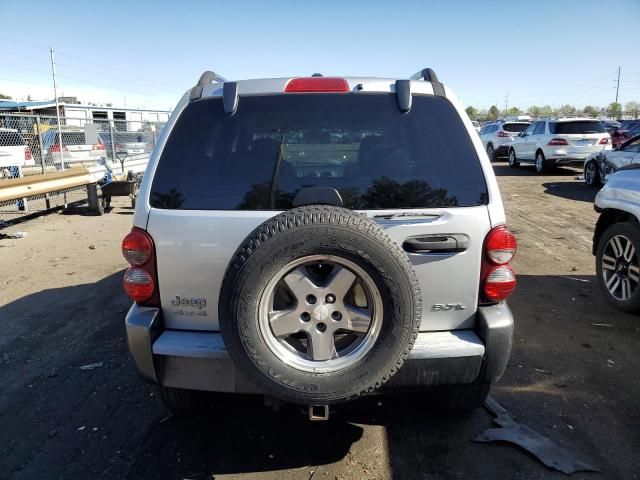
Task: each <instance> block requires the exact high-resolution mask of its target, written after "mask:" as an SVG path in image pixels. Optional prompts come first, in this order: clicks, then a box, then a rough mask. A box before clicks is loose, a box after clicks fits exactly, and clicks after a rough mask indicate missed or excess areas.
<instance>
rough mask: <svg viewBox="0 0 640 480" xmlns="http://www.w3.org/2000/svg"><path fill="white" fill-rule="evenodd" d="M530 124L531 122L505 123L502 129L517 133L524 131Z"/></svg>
mask: <svg viewBox="0 0 640 480" xmlns="http://www.w3.org/2000/svg"><path fill="white" fill-rule="evenodd" d="M529 125H531V124H530V123H505V124H504V125H503V126H502V129H503V130H504V131H505V132H517V133H520V132H524V131H525V130H526V129H527V127H528V126H529Z"/></svg>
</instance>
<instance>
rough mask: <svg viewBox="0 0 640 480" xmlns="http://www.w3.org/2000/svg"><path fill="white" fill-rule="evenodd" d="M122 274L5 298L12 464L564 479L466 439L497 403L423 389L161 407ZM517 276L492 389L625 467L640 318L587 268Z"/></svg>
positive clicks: (0, 308) (616, 474)
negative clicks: (130, 338) (310, 405)
mask: <svg viewBox="0 0 640 480" xmlns="http://www.w3.org/2000/svg"><path fill="white" fill-rule="evenodd" d="M121 278H122V273H121V272H118V273H115V274H112V275H109V276H108V277H105V278H103V279H101V280H99V281H98V282H95V283H90V284H82V285H74V286H69V287H64V288H52V289H48V290H43V291H41V292H37V293H34V294H31V295H27V296H25V297H23V298H20V299H18V300H15V301H13V302H11V303H8V304H5V305H0V320H1V323H2V326H3V330H2V331H1V332H0V345H1V346H2V356H0V382H1V383H2V385H3V389H2V391H1V392H0V424H1V425H2V426H3V428H2V429H0V445H3V446H4V447H3V455H2V456H0V471H3V472H9V473H8V475H7V476H8V478H12V477H19V478H70V479H75V478H104V477H109V478H130V479H138V478H154V479H164V478H167V479H176V478H190V479H205V478H206V479H211V478H218V477H219V476H222V475H229V476H231V477H232V478H258V479H298V478H303V479H307V480H308V479H309V478H315V479H316V480H317V479H318V478H320V479H322V478H329V479H335V478H341V479H342V478H344V479H346V480H360V479H364V478H394V479H402V480H404V479H423V478H438V479H440V478H442V479H449V478H451V479H453V478H495V479H511V478H515V477H516V476H518V475H520V476H522V478H533V477H536V478H538V477H540V476H542V475H544V476H545V477H546V478H566V477H564V476H562V475H561V474H556V473H555V472H550V471H548V470H546V469H545V467H543V466H541V464H540V463H539V462H537V461H536V460H534V459H533V458H531V457H530V456H528V455H526V454H524V453H523V452H522V451H521V450H519V449H517V448H516V447H513V446H509V445H506V446H501V445H498V444H478V443H473V442H472V439H473V438H474V437H475V436H476V435H478V434H479V433H481V432H482V431H484V430H485V429H487V428H489V427H491V426H494V425H492V420H491V416H490V415H489V414H488V413H487V412H486V411H485V410H483V409H478V410H475V411H473V412H472V413H470V414H467V415H461V414H456V413H444V412H443V411H442V410H441V409H439V408H437V407H436V405H434V404H433V403H432V401H431V399H430V396H429V394H396V395H391V394H385V395H378V396H371V397H367V398H363V399H361V400H357V401H354V402H350V403H347V404H343V405H339V406H336V407H335V408H333V409H332V412H331V418H330V420H329V421H328V422H319V423H315V422H313V423H312V422H310V421H309V420H308V418H307V417H306V415H305V413H304V412H302V411H301V410H302V409H301V407H299V406H294V405H284V406H282V408H281V409H280V410H279V411H272V410H271V409H270V408H267V407H265V406H264V404H263V401H262V398H261V397H255V396H221V395H220V396H218V395H216V396H210V397H209V401H210V406H209V408H207V409H205V410H204V411H202V412H201V413H197V414H190V415H186V414H182V415H175V416H167V413H166V412H165V411H164V409H163V408H162V407H161V406H160V404H159V402H158V399H157V398H156V397H157V394H156V392H155V390H154V388H153V387H152V386H151V385H148V384H145V383H143V382H142V381H141V380H140V379H139V378H137V376H136V375H135V369H134V366H133V364H132V362H131V359H130V356H129V354H128V348H127V342H126V338H125V333H124V328H123V319H124V315H125V313H126V310H127V308H128V305H129V301H128V300H127V299H126V297H124V295H123V294H122V293H121ZM518 281H519V286H518V290H517V292H516V294H515V295H514V297H513V300H512V301H510V306H511V308H512V310H513V312H514V316H515V317H516V318H517V319H518V324H517V328H516V336H515V339H514V347H513V352H512V357H511V361H510V365H509V367H508V369H507V372H506V374H505V377H504V378H503V379H502V380H501V381H500V382H499V383H498V384H497V385H496V386H495V387H494V389H493V395H494V396H495V397H496V398H497V399H498V401H499V402H500V403H501V404H503V405H504V406H505V407H506V408H507V409H508V410H509V411H510V412H512V413H513V414H514V415H516V416H517V417H518V419H519V420H520V421H522V422H523V423H525V424H527V425H529V426H531V427H532V428H535V429H536V430H538V431H540V433H543V434H545V435H548V436H550V438H553V439H554V440H556V441H558V442H564V443H568V444H570V445H572V446H574V447H575V448H576V449H578V450H579V451H580V452H581V453H585V454H587V455H591V459H592V460H593V461H594V462H595V463H596V464H597V466H599V467H601V468H603V471H605V472H607V474H608V475H609V476H610V477H609V478H629V477H630V476H631V468H632V463H633V462H631V463H629V462H628V461H627V460H628V459H629V458H632V457H633V455H634V451H633V447H634V445H636V444H637V440H638V436H637V432H636V431H635V425H636V423H635V422H634V421H633V418H631V417H628V415H629V413H628V412H633V411H635V410H634V407H633V404H634V401H635V400H634V399H637V398H640V386H639V385H637V384H636V383H633V382H628V379H629V378H633V375H634V372H636V371H637V370H638V369H640V364H639V363H640V362H639V358H638V355H637V340H638V338H637V336H638V331H637V317H634V316H631V315H625V314H620V313H619V312H617V311H615V310H613V309H612V308H610V307H609V306H608V305H607V304H606V303H605V302H604V299H603V298H602V296H601V295H600V294H599V292H598V291H597V290H598V289H597V285H596V284H595V280H594V277H593V276H590V275H587V276H578V275H573V276H571V275H570V276H562V275H555V276H546V275H534V276H527V275H523V276H520V277H519V279H518ZM600 325H605V326H600ZM585 345H586V346H585ZM609 360H610V361H611V362H613V363H611V362H609ZM94 364H95V365H97V366H95V367H91V368H88V369H81V368H80V367H82V366H85V367H86V366H87V365H89V366H91V365H94ZM618 382H619V383H618ZM611 391H617V392H620V394H619V395H615V396H611V395H609V393H610V392H611ZM602 399H607V401H604V400H602ZM578 404H579V405H580V406H581V408H580V409H576V408H573V407H572V406H573V405H578ZM25 425H28V426H29V427H28V428H25ZM554 425H555V426H557V427H558V428H555V427H554ZM567 425H571V429H570V428H569V427H567ZM634 432H635V433H634ZM600 438H609V441H608V442H607V445H609V446H610V447H611V448H613V451H614V452H615V453H611V454H607V453H606V452H605V450H603V448H604V447H603V446H602V443H601V442H600V441H599V440H597V439H600ZM607 448H609V447H607ZM607 451H608V450H607ZM580 478H590V476H588V475H582V476H581V477H580Z"/></svg>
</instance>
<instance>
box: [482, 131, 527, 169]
mask: <svg viewBox="0 0 640 480" xmlns="http://www.w3.org/2000/svg"><path fill="white" fill-rule="evenodd" d="M529 125H531V122H526V121H514V122H502V121H501V122H495V123H490V124H489V125H485V126H484V127H482V128H481V129H480V132H479V135H480V140H482V145H483V146H484V149H485V150H486V151H487V156H488V157H489V160H491V161H492V162H493V161H494V160H495V159H496V158H497V157H506V156H507V155H508V154H509V145H511V144H512V143H513V141H514V139H515V137H517V136H518V134H519V133H520V132H523V131H525V130H526V129H527V127H528V126H529Z"/></svg>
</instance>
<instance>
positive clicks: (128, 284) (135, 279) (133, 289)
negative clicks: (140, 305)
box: [122, 268, 155, 302]
mask: <svg viewBox="0 0 640 480" xmlns="http://www.w3.org/2000/svg"><path fill="white" fill-rule="evenodd" d="M122 285H123V286H124V291H125V292H126V294H127V295H129V297H130V298H131V299H132V300H134V301H136V302H144V301H145V300H148V299H149V298H151V296H152V295H153V292H154V291H155V285H154V282H153V278H152V277H151V275H150V274H149V272H147V271H145V270H143V269H141V268H129V269H128V270H127V271H126V272H125V273H124V280H123V282H122Z"/></svg>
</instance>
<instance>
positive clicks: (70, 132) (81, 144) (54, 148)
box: [42, 127, 106, 168]
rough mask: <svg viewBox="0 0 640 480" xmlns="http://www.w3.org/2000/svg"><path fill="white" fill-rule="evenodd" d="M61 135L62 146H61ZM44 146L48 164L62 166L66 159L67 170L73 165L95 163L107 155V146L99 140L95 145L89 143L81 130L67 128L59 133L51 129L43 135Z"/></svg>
mask: <svg viewBox="0 0 640 480" xmlns="http://www.w3.org/2000/svg"><path fill="white" fill-rule="evenodd" d="M60 134H61V136H62V146H60ZM42 145H43V148H44V151H45V160H46V162H47V163H53V164H55V165H56V167H59V166H60V163H61V162H62V159H63V158H64V163H65V168H67V167H68V166H69V165H70V164H72V163H75V162H77V163H80V162H95V161H97V160H98V159H99V158H100V157H104V156H105V155H106V152H105V146H104V144H103V143H102V142H100V140H99V139H96V141H95V143H94V142H91V143H89V141H87V135H86V133H85V131H84V130H83V129H81V128H77V129H74V128H69V127H67V128H65V129H64V130H62V132H60V133H58V130H57V129H55V128H52V129H49V130H47V131H46V132H44V134H43V135H42Z"/></svg>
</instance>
